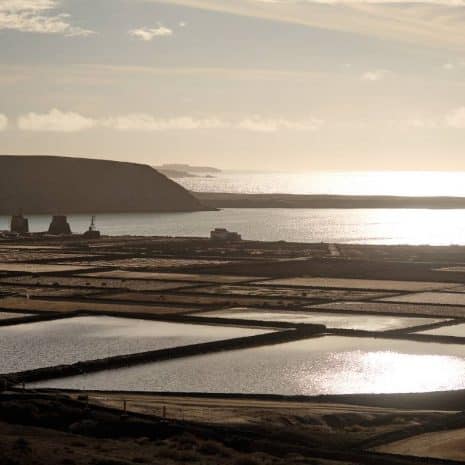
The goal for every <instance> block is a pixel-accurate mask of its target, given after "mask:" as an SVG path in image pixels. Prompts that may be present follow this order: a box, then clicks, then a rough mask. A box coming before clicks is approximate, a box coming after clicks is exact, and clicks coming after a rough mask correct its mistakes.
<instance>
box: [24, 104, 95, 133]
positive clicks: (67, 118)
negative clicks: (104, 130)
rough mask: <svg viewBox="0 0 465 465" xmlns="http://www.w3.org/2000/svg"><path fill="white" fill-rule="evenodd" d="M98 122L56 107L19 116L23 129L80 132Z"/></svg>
mask: <svg viewBox="0 0 465 465" xmlns="http://www.w3.org/2000/svg"><path fill="white" fill-rule="evenodd" d="M96 124H97V122H96V120H94V119H92V118H87V117H85V116H82V115H80V114H79V113H74V112H62V111H60V110H58V109H56V108H54V109H53V110H50V111H49V112H48V113H42V114H39V113H28V114H27V115H23V116H20V117H19V118H18V127H19V129H21V130H23V131H36V132H38V131H45V132H79V131H83V130H85V129H90V128H93V127H95V126H96Z"/></svg>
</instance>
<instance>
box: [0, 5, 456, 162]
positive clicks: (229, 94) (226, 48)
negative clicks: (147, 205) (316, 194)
mask: <svg viewBox="0 0 465 465" xmlns="http://www.w3.org/2000/svg"><path fill="white" fill-rule="evenodd" d="M464 148H465V0H425V1H424V2H420V1H418V0H413V1H411V2H409V3H398V2H394V1H392V0H360V1H359V0H166V1H161V0H0V153H11V154H57V155H65V154H66V155H83V156H89V157H102V158H112V159H118V160H128V161H139V162H146V163H150V164H159V163H169V162H183V163H184V162H186V163H191V164H211V165H214V166H219V167H225V168H253V169H273V170H296V169H305V170H313V169H340V170H343V169H356V170H357V169H425V170H426V169H452V170H453V169H465V150H464Z"/></svg>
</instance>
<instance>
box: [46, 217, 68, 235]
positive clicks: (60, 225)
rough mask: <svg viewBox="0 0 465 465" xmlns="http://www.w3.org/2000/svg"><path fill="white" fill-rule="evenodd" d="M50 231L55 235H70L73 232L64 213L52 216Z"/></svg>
mask: <svg viewBox="0 0 465 465" xmlns="http://www.w3.org/2000/svg"><path fill="white" fill-rule="evenodd" d="M48 233H49V234H53V235H54V236H59V235H62V234H63V235H69V234H71V228H70V226H69V223H68V219H67V218H66V216H64V215H55V216H54V217H53V218H52V222H51V223H50V226H49V228H48Z"/></svg>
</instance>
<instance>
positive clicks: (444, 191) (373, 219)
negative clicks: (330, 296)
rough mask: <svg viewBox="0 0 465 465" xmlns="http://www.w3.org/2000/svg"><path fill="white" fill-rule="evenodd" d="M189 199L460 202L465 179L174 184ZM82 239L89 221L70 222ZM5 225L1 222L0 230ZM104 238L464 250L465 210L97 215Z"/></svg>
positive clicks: (309, 177)
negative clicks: (220, 230) (216, 233)
mask: <svg viewBox="0 0 465 465" xmlns="http://www.w3.org/2000/svg"><path fill="white" fill-rule="evenodd" d="M177 181H178V182H180V183H181V184H182V185H184V186H185V187H186V188H188V189H191V190H193V191H199V192H200V191H203V192H208V191H210V192H215V191H216V192H240V193H273V192H274V193H277V192H279V193H293V194H360V195H411V196H422V195H428V196H458V197H465V172H454V173H452V172H360V173H356V172H354V173H337V172H331V173H330V172H326V173H299V174H295V173H267V174H264V173H233V172H225V173H221V174H219V175H215V177H213V178H207V177H196V178H183V179H178V180H177ZM29 219H30V227H31V230H32V231H45V230H47V228H48V224H49V222H50V216H48V215H30V216H29ZM69 221H70V223H71V228H72V230H73V232H76V233H79V232H84V231H85V230H86V229H87V228H88V226H89V223H90V215H71V216H69ZM8 226H9V217H6V216H0V230H2V229H8ZM97 227H98V229H100V231H101V232H102V233H103V234H107V235H147V236H149V235H163V236H202V237H206V236H208V235H209V232H210V231H211V230H212V229H213V228H215V227H226V228H228V229H230V230H232V231H237V232H239V233H241V234H242V236H243V237H244V238H245V239H252V240H266V241H277V240H285V241H295V242H337V243H360V244H415V245H418V244H431V245H449V244H463V245H465V210H463V209H457V210H416V209H402V210H400V209H352V210H350V209H349V210H346V209H241V208H231V209H224V210H222V211H216V212H196V213H164V214H117V215H115V214H101V215H98V216H97Z"/></svg>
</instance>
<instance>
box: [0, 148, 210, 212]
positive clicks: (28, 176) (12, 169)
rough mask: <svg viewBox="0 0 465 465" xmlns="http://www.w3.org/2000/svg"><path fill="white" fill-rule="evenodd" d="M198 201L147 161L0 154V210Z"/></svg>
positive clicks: (111, 208)
mask: <svg viewBox="0 0 465 465" xmlns="http://www.w3.org/2000/svg"><path fill="white" fill-rule="evenodd" d="M205 209H206V208H205V207H204V206H203V205H202V203H201V202H200V201H199V200H198V199H196V198H195V197H194V196H193V195H192V194H191V193H190V192H188V191H187V190H186V189H184V188H183V187H181V186H180V185H179V184H177V183H176V182H174V181H172V180H171V179H168V178H167V177H166V176H165V175H163V174H161V173H159V172H158V171H156V170H155V169H153V168H152V167H150V166H148V165H142V164H137V163H125V162H117V161H109V160H93V159H86V158H71V157H53V156H8V155H0V214H3V215H10V214H13V213H16V212H18V211H20V210H22V211H23V212H25V213H29V214H41V213H43V214H56V213H63V214H70V213H131V212H133V213H142V212H147V213H149V212H191V211H200V210H205Z"/></svg>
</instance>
